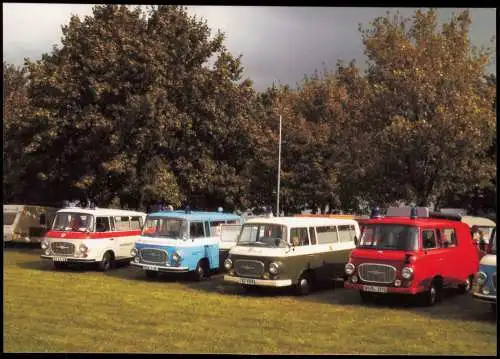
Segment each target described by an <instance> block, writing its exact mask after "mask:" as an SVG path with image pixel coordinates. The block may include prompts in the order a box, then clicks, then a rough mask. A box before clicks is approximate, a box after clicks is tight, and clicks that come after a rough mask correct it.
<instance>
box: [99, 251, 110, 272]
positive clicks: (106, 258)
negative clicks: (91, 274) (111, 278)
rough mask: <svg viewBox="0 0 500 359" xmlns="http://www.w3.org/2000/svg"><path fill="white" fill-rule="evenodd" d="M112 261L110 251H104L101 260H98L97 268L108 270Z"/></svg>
mask: <svg viewBox="0 0 500 359" xmlns="http://www.w3.org/2000/svg"><path fill="white" fill-rule="evenodd" d="M112 261H113V259H112V257H111V253H109V252H106V253H104V255H103V256H102V260H101V261H100V262H99V269H100V270H101V271H103V272H106V271H108V270H109V269H110V268H111V264H112Z"/></svg>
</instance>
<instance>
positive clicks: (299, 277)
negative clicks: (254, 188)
mask: <svg viewBox="0 0 500 359" xmlns="http://www.w3.org/2000/svg"><path fill="white" fill-rule="evenodd" d="M359 235H360V231H359V226H358V222H356V221H355V220H353V219H343V218H311V217H274V218H253V219H250V220H248V221H246V222H245V223H244V224H243V226H242V228H241V231H240V234H239V236H238V239H237V243H236V245H235V246H234V247H232V248H231V250H230V251H229V255H228V258H227V259H226V260H225V262H224V268H225V271H226V274H225V275H224V280H225V281H228V282H233V283H239V284H242V285H244V286H268V287H287V286H292V287H294V288H295V290H296V292H297V294H300V295H305V294H307V293H308V292H309V291H310V289H311V288H312V286H313V285H314V283H315V282H318V281H323V280H334V279H336V278H338V277H342V278H343V277H344V275H345V274H344V266H345V264H346V263H347V262H348V260H349V254H350V253H351V251H352V250H353V249H354V248H355V247H356V245H355V242H356V240H357V238H359Z"/></svg>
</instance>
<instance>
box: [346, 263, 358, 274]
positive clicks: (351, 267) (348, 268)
mask: <svg viewBox="0 0 500 359" xmlns="http://www.w3.org/2000/svg"><path fill="white" fill-rule="evenodd" d="M355 269H356V267H355V266H354V264H352V263H347V264H346V265H345V273H346V274H347V275H351V274H353V273H354V270H355Z"/></svg>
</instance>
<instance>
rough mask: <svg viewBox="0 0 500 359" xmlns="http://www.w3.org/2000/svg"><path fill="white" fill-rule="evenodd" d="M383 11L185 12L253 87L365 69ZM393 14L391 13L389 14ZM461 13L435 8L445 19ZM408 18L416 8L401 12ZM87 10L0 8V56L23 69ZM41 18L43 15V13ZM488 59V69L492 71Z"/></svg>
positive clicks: (489, 32) (479, 13)
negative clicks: (342, 65) (364, 30)
mask: <svg viewBox="0 0 500 359" xmlns="http://www.w3.org/2000/svg"><path fill="white" fill-rule="evenodd" d="M387 10H389V9H387V8H346V7H327V8H324V7H259V6H255V7H240V6H191V7H189V12H190V13H191V14H196V15H197V16H201V17H203V18H205V19H206V20H207V21H208V24H209V26H210V27H211V28H212V30H213V32H216V31H217V29H221V30H222V31H223V32H225V33H226V35H227V40H226V46H227V47H228V49H229V50H230V51H231V52H232V53H233V54H234V55H238V54H243V64H244V66H245V76H248V77H250V78H251V79H252V80H253V81H254V83H255V87H256V89H257V90H262V89H264V88H265V87H267V86H270V85H272V83H273V82H281V83H282V84H290V85H295V83H296V82H297V81H300V79H301V78H302V77H303V76H304V74H310V73H312V72H313V71H314V69H321V68H323V66H324V65H326V66H327V67H329V68H333V67H334V66H335V63H336V61H337V60H338V59H343V60H345V61H349V60H351V59H353V58H354V59H356V60H357V61H358V63H359V64H360V65H363V64H364V62H365V58H364V56H363V50H362V47H361V37H360V34H359V32H358V24H359V23H362V24H364V25H365V26H367V25H368V24H369V22H370V21H372V20H373V19H374V18H375V17H376V16H381V15H384V14H385V12H386V11H387ZM391 10H392V11H395V10H396V9H391ZM457 10H458V9H454V8H446V9H439V16H440V19H441V20H442V21H446V20H448V19H449V18H450V16H451V14H452V13H453V12H456V11H457ZM399 11H400V13H401V14H402V15H405V16H409V15H411V14H412V13H413V12H414V11H415V9H413V8H403V9H399ZM91 13H92V5H88V4H85V5H83V4H82V5H79V4H67V5H66V4H15V3H10V4H5V3H4V4H3V46H4V48H3V59H4V60H5V61H7V62H9V63H14V64H22V63H23V58H24V57H29V58H30V59H32V60H35V59H39V58H40V56H41V54H42V53H43V52H49V51H50V50H51V48H52V46H53V45H56V44H60V39H61V36H62V32H61V25H63V24H67V23H68V21H69V19H70V16H71V14H76V15H79V16H80V17H83V16H85V15H90V14H91ZM42 14H43V15H42ZM471 14H472V20H473V23H472V25H471V40H472V42H473V43H474V44H475V45H478V46H480V45H490V44H491V43H490V39H491V37H492V36H495V35H496V11H495V9H472V10H471ZM495 68H496V64H495V62H492V63H491V64H490V65H489V66H488V71H490V72H495V71H496V70H495Z"/></svg>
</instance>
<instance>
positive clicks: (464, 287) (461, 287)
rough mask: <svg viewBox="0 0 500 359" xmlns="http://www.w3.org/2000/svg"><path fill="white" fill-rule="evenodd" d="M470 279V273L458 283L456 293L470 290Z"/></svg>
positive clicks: (471, 277)
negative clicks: (463, 280) (461, 282)
mask: <svg viewBox="0 0 500 359" xmlns="http://www.w3.org/2000/svg"><path fill="white" fill-rule="evenodd" d="M472 279H473V276H472V275H470V276H469V277H468V278H467V279H466V280H465V282H464V283H463V284H459V285H458V293H460V294H466V293H468V292H469V291H470V289H471V287H472Z"/></svg>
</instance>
